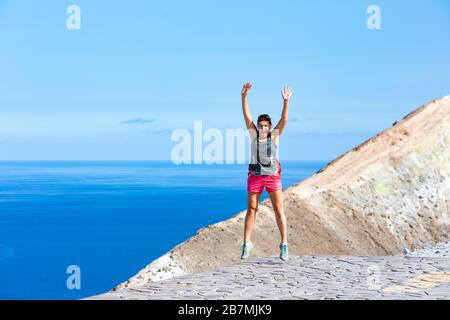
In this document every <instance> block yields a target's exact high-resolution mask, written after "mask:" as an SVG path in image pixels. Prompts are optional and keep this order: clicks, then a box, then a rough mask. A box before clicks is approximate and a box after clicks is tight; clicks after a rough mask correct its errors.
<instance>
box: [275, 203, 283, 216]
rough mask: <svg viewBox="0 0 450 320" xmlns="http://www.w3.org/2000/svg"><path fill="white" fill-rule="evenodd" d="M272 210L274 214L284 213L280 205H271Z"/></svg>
mask: <svg viewBox="0 0 450 320" xmlns="http://www.w3.org/2000/svg"><path fill="white" fill-rule="evenodd" d="M273 211H274V212H275V214H276V215H283V214H284V211H283V206H282V205H277V206H274V207H273Z"/></svg>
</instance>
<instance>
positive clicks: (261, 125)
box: [241, 82, 292, 260]
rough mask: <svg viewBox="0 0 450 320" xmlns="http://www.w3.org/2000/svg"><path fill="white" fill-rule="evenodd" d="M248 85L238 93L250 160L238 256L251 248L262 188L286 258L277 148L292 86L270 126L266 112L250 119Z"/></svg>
mask: <svg viewBox="0 0 450 320" xmlns="http://www.w3.org/2000/svg"><path fill="white" fill-rule="evenodd" d="M251 87H252V85H251V83H249V82H248V83H246V84H245V85H244V87H243V88H242V92H241V94H242V111H243V113H244V120H245V124H246V126H247V129H248V130H249V134H250V138H251V159H250V164H249V171H248V178H247V191H248V195H247V214H246V216H245V228H244V243H243V244H242V255H241V259H247V258H248V256H249V253H250V250H252V248H253V247H254V245H253V243H252V242H251V241H250V236H251V233H252V230H253V226H254V224H255V220H256V212H257V210H258V202H259V198H260V197H261V194H262V192H263V191H264V187H265V188H266V191H267V193H268V194H269V197H270V200H271V201H272V207H273V209H274V212H275V217H276V220H277V225H278V229H279V230H280V235H281V243H280V245H279V248H280V259H282V260H288V243H287V226H286V224H287V223H286V216H285V214H284V210H283V198H282V193H281V166H280V162H279V161H278V156H277V151H278V145H279V138H280V135H281V133H282V132H283V130H284V127H285V126H286V123H287V121H288V110H289V99H290V98H291V95H292V89H291V88H290V87H285V88H284V89H283V90H282V92H281V96H282V98H283V112H282V113H281V119H280V121H278V124H277V125H276V126H275V128H274V129H272V121H271V119H270V117H269V115H267V114H262V115H260V116H259V117H258V122H257V126H256V125H255V123H254V122H253V120H252V116H251V114H250V108H249V106H248V103H247V94H248V92H249V91H250V88H251Z"/></svg>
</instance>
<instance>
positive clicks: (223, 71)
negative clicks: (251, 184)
mask: <svg viewBox="0 0 450 320" xmlns="http://www.w3.org/2000/svg"><path fill="white" fill-rule="evenodd" d="M71 4H76V5H78V6H79V7H80V9H81V30H68V29H67V28H66V19H67V18H68V16H69V15H68V14H67V13H66V8H67V7H68V6H69V5H71ZM371 4H375V5H378V6H379V7H380V9H381V26H382V29H381V30H369V29H367V27H366V20H367V18H368V16H369V15H368V14H367V13H366V9H367V7H368V6H369V5H371ZM0 39H1V46H0V70H1V72H0V111H1V114H0V160H108V159H110V160H152V159H169V158H170V150H171V149H172V147H173V146H174V145H175V144H176V143H175V142H172V141H171V140H170V133H171V132H172V131H173V130H174V129H177V128H186V129H191V130H192V129H193V121H194V120H203V127H204V128H205V129H207V128H219V129H225V128H244V122H243V119H242V113H241V105H240V89H241V87H242V85H243V83H244V82H246V81H251V82H252V83H253V88H252V91H251V93H250V95H249V103H250V107H251V110H252V114H253V116H254V117H255V118H256V116H257V115H258V114H260V113H269V114H271V116H272V118H274V119H276V118H278V117H279V115H280V114H281V107H282V100H281V97H280V90H281V88H282V87H283V86H284V85H290V86H292V87H293V89H294V95H293V97H292V101H291V108H290V119H291V121H290V122H289V123H288V126H287V128H286V131H285V133H284V134H283V137H282V140H281V148H280V153H281V158H282V159H286V160H288V159H289V160H331V159H333V158H335V157H337V156H339V155H340V154H342V153H344V152H346V151H347V150H349V149H351V148H352V147H354V146H356V145H358V144H359V143H361V142H363V141H365V140H366V139H368V138H370V137H371V136H372V135H374V134H376V133H377V132H379V131H381V130H383V129H385V128H387V127H389V126H391V124H392V123H393V122H394V121H396V120H398V119H400V118H402V117H403V116H405V115H406V114H407V113H409V112H410V111H411V110H413V109H415V108H417V107H419V106H420V105H422V104H423V103H425V102H427V101H429V100H431V99H434V98H438V97H441V96H444V95H447V94H450V90H449V89H450V86H449V84H450V63H449V57H450V41H449V40H450V3H449V2H448V1H445V0H423V1H402V0H396V1H392V0H389V1H375V0H373V1H357V0H352V1H349V0H342V1H308V2H306V1H298V0H295V1H294V0H292V1H245V2H242V1H229V0H228V1H206V0H198V1H114V2H113V1H99V0H96V1H92V0H90V1H85V0H78V1H77V0H74V1H61V0H55V1H39V2H37V1H33V2H31V1H27V2H25V1H5V0H0Z"/></svg>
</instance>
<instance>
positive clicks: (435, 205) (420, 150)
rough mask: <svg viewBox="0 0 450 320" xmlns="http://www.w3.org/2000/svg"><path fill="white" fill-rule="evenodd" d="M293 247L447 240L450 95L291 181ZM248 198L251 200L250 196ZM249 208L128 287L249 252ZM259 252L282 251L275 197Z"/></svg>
mask: <svg viewBox="0 0 450 320" xmlns="http://www.w3.org/2000/svg"><path fill="white" fill-rule="evenodd" d="M283 196H284V207H285V212H286V216H287V220H288V225H289V227H288V232H289V235H288V240H289V244H290V247H289V251H290V254H291V255H298V256H303V255H359V256H361V255H374V256H379V255H391V254H400V253H401V252H402V249H403V248H404V247H408V248H412V249H414V248H421V247H424V246H426V245H430V244H433V243H435V242H437V241H443V240H447V238H448V234H449V231H450V96H446V97H444V98H441V99H437V100H433V101H431V102H429V103H427V104H425V105H423V106H422V107H420V108H418V109H417V110H415V111H414V112H411V113H410V114H408V115H407V116H405V117H404V118H403V119H401V120H400V121H397V122H395V123H394V124H393V126H392V127H390V128H388V129H386V130H384V131H382V132H381V133H379V134H377V135H376V136H374V137H372V138H371V139H369V140H367V141H366V142H364V143H362V144H361V145H359V146H357V147H355V148H354V149H352V150H350V151H348V152H347V153H345V154H343V155H342V156H340V157H338V158H337V159H335V160H334V161H332V162H330V163H329V164H328V165H326V166H325V167H324V168H322V169H321V170H320V171H319V172H317V173H316V174H314V175H313V176H311V177H310V178H308V179H306V180H304V181H302V182H300V183H299V184H296V185H294V186H292V187H290V188H288V189H286V190H284V191H283ZM243 205H245V204H243ZM244 218H245V211H242V212H240V213H238V214H237V215H236V216H234V217H232V218H230V219H229V220H226V221H223V222H220V223H217V224H213V225H209V226H207V227H205V228H202V229H200V230H199V231H198V232H197V233H196V234H195V235H194V236H193V237H191V238H190V239H188V240H187V241H185V242H183V243H181V244H180V245H178V246H176V247H175V248H173V249H172V250H170V251H169V252H168V253H166V254H165V255H163V256H162V257H160V258H159V259H157V260H155V261H153V262H152V263H150V264H149V265H148V266H147V267H146V268H144V269H142V270H141V271H140V272H139V273H138V274H137V275H136V276H134V277H133V278H131V279H129V280H128V281H126V282H125V283H122V284H121V285H119V286H118V288H125V287H133V286H138V285H143V284H146V283H148V282H153V281H158V280H163V279H168V278H172V277H174V276H178V275H185V274H189V273H193V272H202V271H206V270H210V269H213V268H217V267H222V266H228V265H233V264H236V263H238V262H240V245H241V243H242V237H243V228H244ZM252 242H253V243H255V248H254V249H253V251H252V257H253V258H261V257H266V256H273V255H277V254H278V243H279V233H278V229H277V225H276V221H275V216H274V213H273V210H272V208H271V204H270V201H269V200H265V201H262V202H261V203H260V205H259V207H258V213H257V219H256V226H255V229H254V231H253V234H252Z"/></svg>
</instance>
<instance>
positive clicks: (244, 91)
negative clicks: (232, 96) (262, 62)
mask: <svg viewBox="0 0 450 320" xmlns="http://www.w3.org/2000/svg"><path fill="white" fill-rule="evenodd" d="M251 87H252V84H251V83H250V82H247V83H246V84H244V87H242V92H241V97H242V113H243V114H244V121H245V125H246V126H247V129H254V130H256V126H255V124H254V123H253V119H252V115H251V114H250V108H249V106H248V102H247V93H248V92H249V91H250V89H251Z"/></svg>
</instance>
